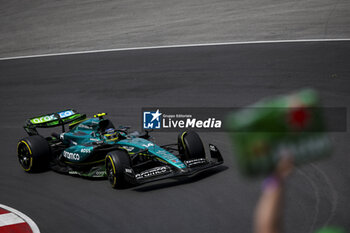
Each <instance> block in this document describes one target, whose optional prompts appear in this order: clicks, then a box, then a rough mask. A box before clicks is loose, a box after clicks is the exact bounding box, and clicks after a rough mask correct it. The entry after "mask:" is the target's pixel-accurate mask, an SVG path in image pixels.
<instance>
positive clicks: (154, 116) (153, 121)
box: [143, 109, 162, 129]
mask: <svg viewBox="0 0 350 233" xmlns="http://www.w3.org/2000/svg"><path fill="white" fill-rule="evenodd" d="M161 115H162V113H160V112H159V109H157V111H155V112H153V111H150V112H148V111H147V112H143V128H144V129H160V127H161V123H160V122H161Z"/></svg>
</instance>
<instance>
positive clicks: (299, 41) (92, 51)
mask: <svg viewBox="0 0 350 233" xmlns="http://www.w3.org/2000/svg"><path fill="white" fill-rule="evenodd" d="M341 41H350V38H342V39H299V40H266V41H264V40H261V41H238V42H218V43H202V44H182V45H161V46H149V47H133V48H116V49H100V50H86V51H76V52H65V53H48V54H37V55H27V56H16V57H2V58H0V61H5V60H14V59H25V58H36V57H53V56H64V55H76V54H88V53H104V52H118V51H132V50H148V49H167V48H187V47H205V46H221V45H244V44H272V43H302V42H341Z"/></svg>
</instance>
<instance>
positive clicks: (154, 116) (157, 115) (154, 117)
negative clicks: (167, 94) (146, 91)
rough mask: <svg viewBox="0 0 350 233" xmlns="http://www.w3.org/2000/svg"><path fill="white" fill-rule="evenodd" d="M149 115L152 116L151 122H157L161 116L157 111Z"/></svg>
mask: <svg viewBox="0 0 350 233" xmlns="http://www.w3.org/2000/svg"><path fill="white" fill-rule="evenodd" d="M151 115H152V116H153V118H152V120H151V122H153V121H154V120H157V121H159V117H160V116H161V115H162V114H161V113H159V109H157V111H156V112H155V113H151Z"/></svg>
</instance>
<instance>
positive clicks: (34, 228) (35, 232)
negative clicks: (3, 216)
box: [0, 204, 40, 233]
mask: <svg viewBox="0 0 350 233" xmlns="http://www.w3.org/2000/svg"><path fill="white" fill-rule="evenodd" d="M0 208H3V209H5V210H8V211H11V212H13V213H14V214H16V215H18V216H20V217H21V218H22V219H24V220H25V221H26V222H27V223H28V225H29V226H30V228H31V229H32V231H33V233H40V230H39V228H38V226H37V225H36V224H35V222H34V221H33V220H32V219H30V218H29V217H28V216H27V215H25V214H23V213H22V212H20V211H18V210H16V209H14V208H11V207H9V206H6V205H3V204H0Z"/></svg>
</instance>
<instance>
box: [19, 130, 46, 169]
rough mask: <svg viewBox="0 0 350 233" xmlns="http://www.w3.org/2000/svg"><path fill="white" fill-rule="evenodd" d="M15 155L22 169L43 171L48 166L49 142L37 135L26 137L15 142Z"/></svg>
mask: <svg viewBox="0 0 350 233" xmlns="http://www.w3.org/2000/svg"><path fill="white" fill-rule="evenodd" d="M17 156H18V161H19V163H20V165H21V167H22V168H23V169H24V171H26V172H39V171H44V170H46V169H47V168H48V166H49V162H50V157H51V150H50V146H49V143H48V142H47V141H46V140H45V138H43V137H41V136H39V135H33V136H29V137H26V138H24V139H22V140H20V141H19V142H18V144H17Z"/></svg>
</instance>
